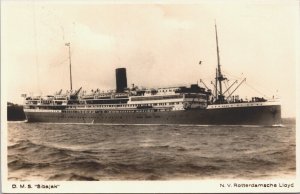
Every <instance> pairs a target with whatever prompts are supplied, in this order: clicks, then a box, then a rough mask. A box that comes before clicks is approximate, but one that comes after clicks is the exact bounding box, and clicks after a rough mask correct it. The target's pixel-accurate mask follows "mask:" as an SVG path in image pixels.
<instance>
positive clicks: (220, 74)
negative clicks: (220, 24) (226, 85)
mask: <svg viewBox="0 0 300 194" xmlns="http://www.w3.org/2000/svg"><path fill="white" fill-rule="evenodd" d="M215 32H216V44H217V59H218V69H217V74H216V80H218V81H219V93H220V98H221V99H219V98H218V99H219V100H222V99H224V98H223V92H222V81H223V80H225V78H224V77H223V75H222V72H221V65H220V54H219V42H218V31H217V24H216V23H215ZM216 83H217V82H216Z"/></svg>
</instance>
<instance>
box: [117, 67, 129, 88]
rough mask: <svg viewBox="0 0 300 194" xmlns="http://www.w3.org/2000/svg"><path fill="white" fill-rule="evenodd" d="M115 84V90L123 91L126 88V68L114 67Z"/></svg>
mask: <svg viewBox="0 0 300 194" xmlns="http://www.w3.org/2000/svg"><path fill="white" fill-rule="evenodd" d="M116 85H117V92H124V89H125V88H127V77H126V68H118V69H116Z"/></svg>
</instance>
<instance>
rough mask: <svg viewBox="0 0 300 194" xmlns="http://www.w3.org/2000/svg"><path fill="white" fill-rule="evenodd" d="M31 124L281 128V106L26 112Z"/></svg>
mask: <svg viewBox="0 0 300 194" xmlns="http://www.w3.org/2000/svg"><path fill="white" fill-rule="evenodd" d="M25 114H26V117H27V121H28V122H48V123H103V124H192V125H279V124H281V106H280V105H272V106H257V107H235V108H220V109H189V110H178V111H162V112H138V113H137V112H132V113H130V112H129V113H128V112H116V113H80V112H78V113H69V112H25Z"/></svg>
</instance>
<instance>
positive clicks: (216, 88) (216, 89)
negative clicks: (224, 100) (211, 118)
mask: <svg viewBox="0 0 300 194" xmlns="http://www.w3.org/2000/svg"><path fill="white" fill-rule="evenodd" d="M215 92H216V100H218V69H217V68H216V84H215Z"/></svg>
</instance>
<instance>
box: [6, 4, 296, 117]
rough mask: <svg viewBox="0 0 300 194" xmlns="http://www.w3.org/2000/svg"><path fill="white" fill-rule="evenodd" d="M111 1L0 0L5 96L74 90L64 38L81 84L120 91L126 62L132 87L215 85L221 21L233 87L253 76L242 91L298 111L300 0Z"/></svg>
mask: <svg viewBox="0 0 300 194" xmlns="http://www.w3.org/2000/svg"><path fill="white" fill-rule="evenodd" d="M111 2H112V1H110V2H109V1H72V0H70V1H52V2H50V1H8V0H6V1H2V2H1V74H2V76H1V78H2V80H1V81H2V83H4V84H5V87H2V88H1V90H4V92H1V93H4V94H5V95H6V97H7V100H8V101H10V102H15V103H22V98H21V97H20V96H21V94H23V93H27V94H42V95H46V94H54V93H55V92H57V91H59V90H60V89H63V90H64V91H66V90H67V89H69V88H70V83H69V60H68V47H66V46H65V43H66V42H70V44H71V60H72V76H73V88H74V89H78V88H79V87H83V88H84V90H86V91H89V90H91V89H97V88H99V89H101V90H108V89H115V69H116V68H119V67H125V68H126V69H127V80H128V85H129V86H130V85H131V84H133V83H134V84H135V85H137V86H140V87H147V88H155V87H169V86H182V85H189V84H194V83H197V82H199V80H200V79H202V80H203V81H204V82H205V83H206V85H207V86H209V87H211V88H213V86H212V84H211V81H213V80H214V76H215V68H216V65H217V54H216V40H215V28H214V25H215V22H216V24H217V30H218V37H219V48H220V61H221V62H220V63H221V68H222V72H223V74H224V75H225V76H226V77H227V78H228V82H227V85H228V86H229V85H230V84H231V83H233V82H234V81H235V80H238V81H241V80H242V79H243V78H246V82H245V83H244V84H242V85H241V86H240V87H239V88H238V89H237V91H236V92H235V94H236V95H237V94H239V96H240V97H242V98H244V99H245V98H246V97H247V98H248V99H250V98H251V97H252V96H260V97H265V98H268V97H270V98H272V97H273V95H274V96H275V97H280V99H281V103H282V116H283V117H294V116H295V115H296V108H295V107H296V65H299V59H298V53H297V50H298V49H297V42H299V40H298V34H299V25H298V24H299V20H298V17H299V11H298V10H299V7H298V3H297V1H226V2H225V1H188V3H186V2H185V3H184V1H168V3H162V2H160V1H144V2H143V1H142V3H141V2H139V3H137V1H136V2H130V1H122V3H120V2H121V1H114V3H111ZM200 60H201V61H202V63H201V65H199V61H200ZM199 84H200V83H199ZM202 86H203V85H202ZM235 86H237V85H235ZM233 88H234V87H233Z"/></svg>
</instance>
